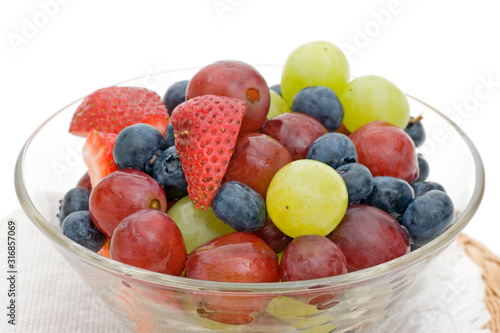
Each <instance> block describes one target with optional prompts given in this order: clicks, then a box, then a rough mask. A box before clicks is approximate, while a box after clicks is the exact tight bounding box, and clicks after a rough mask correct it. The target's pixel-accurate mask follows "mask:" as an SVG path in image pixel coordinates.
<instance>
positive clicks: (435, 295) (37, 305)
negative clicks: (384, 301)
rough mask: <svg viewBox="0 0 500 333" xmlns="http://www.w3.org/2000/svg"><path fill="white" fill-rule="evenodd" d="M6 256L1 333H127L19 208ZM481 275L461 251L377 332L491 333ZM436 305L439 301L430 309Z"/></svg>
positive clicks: (437, 261) (427, 276)
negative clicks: (10, 257) (12, 265)
mask: <svg viewBox="0 0 500 333" xmlns="http://www.w3.org/2000/svg"><path fill="white" fill-rule="evenodd" d="M9 220H13V221H15V222H16V240H17V241H16V243H17V245H16V266H17V274H16V303H15V305H16V320H15V323H16V325H15V326H13V325H10V324H8V320H9V317H7V311H8V310H7V309H6V306H7V305H8V302H9V301H10V299H9V298H8V295H7V290H8V289H9V285H8V284H9V281H7V277H8V276H7V271H8V269H7V267H6V264H5V263H6V261H5V259H6V256H7V254H6V252H7V251H6V249H7V243H6V242H7V237H6V234H7V230H8V229H7V222H8V221H9ZM0 225H1V228H2V230H0V250H1V252H2V253H1V254H0V255H1V256H2V257H3V258H2V260H1V261H0V263H1V265H2V275H3V276H0V295H1V296H0V302H1V303H0V308H1V309H3V310H2V313H0V318H1V319H0V332H23V333H24V332H29V333H38V332H41V333H45V332H72V333H77V332H85V333H87V332H95V333H100V332H102V333H110V332H126V330H125V329H124V328H123V327H122V326H121V324H120V323H119V321H118V320H117V319H116V318H115V317H114V316H113V314H112V313H111V311H110V310H108V309H107V308H106V307H105V305H104V304H103V303H102V302H101V300H100V299H99V298H98V297H97V296H96V295H94V293H93V292H92V291H91V290H90V289H89V287H88V286H87V285H86V284H85V283H84V282H83V280H81V279H80V277H79V276H78V275H77V273H76V272H75V271H74V270H73V269H72V268H71V266H70V265H69V264H67V263H66V261H65V260H64V258H63V257H62V256H61V255H60V254H59V253H58V252H57V250H56V249H55V248H54V246H53V245H52V244H51V243H50V242H49V240H48V239H47V238H45V236H43V234H42V233H41V232H40V231H39V230H38V229H37V228H36V227H35V226H34V225H33V224H32V223H31V222H30V221H29V220H28V218H27V217H26V216H25V215H24V213H23V212H22V211H21V210H20V209H17V210H15V211H13V212H12V213H11V214H9V215H8V216H6V217H4V218H3V219H2V223H1V224H0ZM484 293H485V287H484V283H483V280H482V278H481V270H480V269H479V267H478V266H477V265H476V264H474V262H473V261H472V260H471V259H470V258H469V257H468V256H467V255H466V254H465V252H464V251H463V249H462V248H461V246H460V245H459V244H455V243H454V244H452V245H451V246H450V247H448V249H446V250H445V251H444V252H443V253H441V254H440V255H439V256H437V257H436V258H434V259H432V261H431V262H430V263H429V264H428V265H427V266H426V268H425V269H424V270H422V272H421V273H420V277H419V279H418V282H417V283H416V284H415V285H414V286H413V287H412V288H411V289H410V290H409V291H408V297H406V298H403V299H402V300H401V301H400V302H401V304H400V306H397V307H395V308H398V309H401V311H399V312H398V313H388V314H387V318H385V320H384V321H383V322H381V323H380V325H379V326H378V327H377V328H376V330H374V332H376V333H392V332H394V333H395V332H405V333H420V332H422V333H423V332H425V333H433V332H440V333H441V332H443V333H455V332H463V333H476V332H477V333H486V332H489V330H486V329H482V327H484V325H485V324H486V323H487V322H488V320H489V318H490V314H489V312H488V310H487V308H486V305H485V303H484V301H483V299H484ZM429 300H432V301H431V302H429Z"/></svg>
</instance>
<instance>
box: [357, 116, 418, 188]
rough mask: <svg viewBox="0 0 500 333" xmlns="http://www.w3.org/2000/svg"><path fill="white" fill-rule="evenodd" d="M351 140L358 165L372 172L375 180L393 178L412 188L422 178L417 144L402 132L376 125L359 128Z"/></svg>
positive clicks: (380, 123) (388, 125) (371, 123)
mask: <svg viewBox="0 0 500 333" xmlns="http://www.w3.org/2000/svg"><path fill="white" fill-rule="evenodd" d="M349 138H350V139H351V140H352V142H354V146H355V147H356V151H357V153H358V162H359V163H361V164H364V165H365V166H366V167H367V168H368V169H370V171H371V173H372V175H373V176H374V177H376V176H392V177H396V178H400V179H403V180H405V181H407V182H408V183H410V184H411V183H412V182H414V181H415V180H416V179H417V178H418V174H419V168H418V159H417V153H416V151H415V144H414V143H413V140H412V139H411V137H410V136H409V135H408V134H406V132H405V131H404V130H402V129H401V128H399V127H396V126H394V125H392V124H390V123H388V122H383V121H374V122H370V123H368V124H365V125H363V126H361V127H360V128H358V129H357V130H356V131H354V132H353V133H352V134H351V135H350V136H349Z"/></svg>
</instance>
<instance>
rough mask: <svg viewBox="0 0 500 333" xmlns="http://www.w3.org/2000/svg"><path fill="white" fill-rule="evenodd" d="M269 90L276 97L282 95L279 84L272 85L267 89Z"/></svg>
mask: <svg viewBox="0 0 500 333" xmlns="http://www.w3.org/2000/svg"><path fill="white" fill-rule="evenodd" d="M269 89H271V90H274V92H276V93H277V94H278V95H280V96H281V97H283V95H282V94H281V84H279V83H278V84H273V85H272V86H271V87H269Z"/></svg>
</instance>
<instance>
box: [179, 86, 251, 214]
mask: <svg viewBox="0 0 500 333" xmlns="http://www.w3.org/2000/svg"><path fill="white" fill-rule="evenodd" d="M245 111H246V108H245V102H244V101H242V100H240V99H236V98H231V97H224V96H215V95H204V96H199V97H195V98H192V99H189V100H187V101H186V102H184V103H182V104H180V105H178V106H177V107H176V108H175V109H174V110H173V111H172V115H171V121H172V125H173V127H174V137H175V148H176V149H177V154H178V155H179V159H180V161H181V166H182V170H183V171H184V176H185V177H186V181H187V183H188V188H187V190H188V193H189V197H190V199H191V201H192V202H193V204H194V205H195V207H196V208H198V209H201V210H207V209H208V207H210V204H211V202H212V199H213V197H214V195H215V192H217V189H218V188H219V186H220V185H221V181H222V178H223V177H224V174H225V173H226V169H227V166H228V164H229V160H230V159H231V155H232V154H233V151H234V146H235V143H236V139H237V138H238V134H239V131H240V127H241V121H242V119H243V116H244V114H245Z"/></svg>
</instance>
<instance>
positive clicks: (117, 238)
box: [110, 209, 187, 275]
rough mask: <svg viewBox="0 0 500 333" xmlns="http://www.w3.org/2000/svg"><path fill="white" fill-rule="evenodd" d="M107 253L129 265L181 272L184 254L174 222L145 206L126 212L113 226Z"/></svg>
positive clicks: (160, 212) (167, 272)
mask: <svg viewBox="0 0 500 333" xmlns="http://www.w3.org/2000/svg"><path fill="white" fill-rule="evenodd" d="M110 255H111V259H114V260H117V261H119V262H123V263H125V264H129V265H132V266H136V267H140V268H144V269H148V270H150V271H154V272H158V273H164V274H170V275H181V274H182V272H183V271H184V267H185V263H186V255H187V254H186V246H185V244H184V239H183V238H182V234H181V231H180V230H179V227H178V226H177V224H175V222H174V221H173V220H172V219H171V218H170V217H169V216H168V215H167V214H166V213H164V212H162V211H159V210H156V209H145V210H140V211H137V212H135V213H133V214H131V215H129V216H127V217H126V218H124V219H123V221H122V222H121V223H120V224H119V225H118V226H117V227H116V229H115V232H114V233H113V237H111V243H110Z"/></svg>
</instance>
